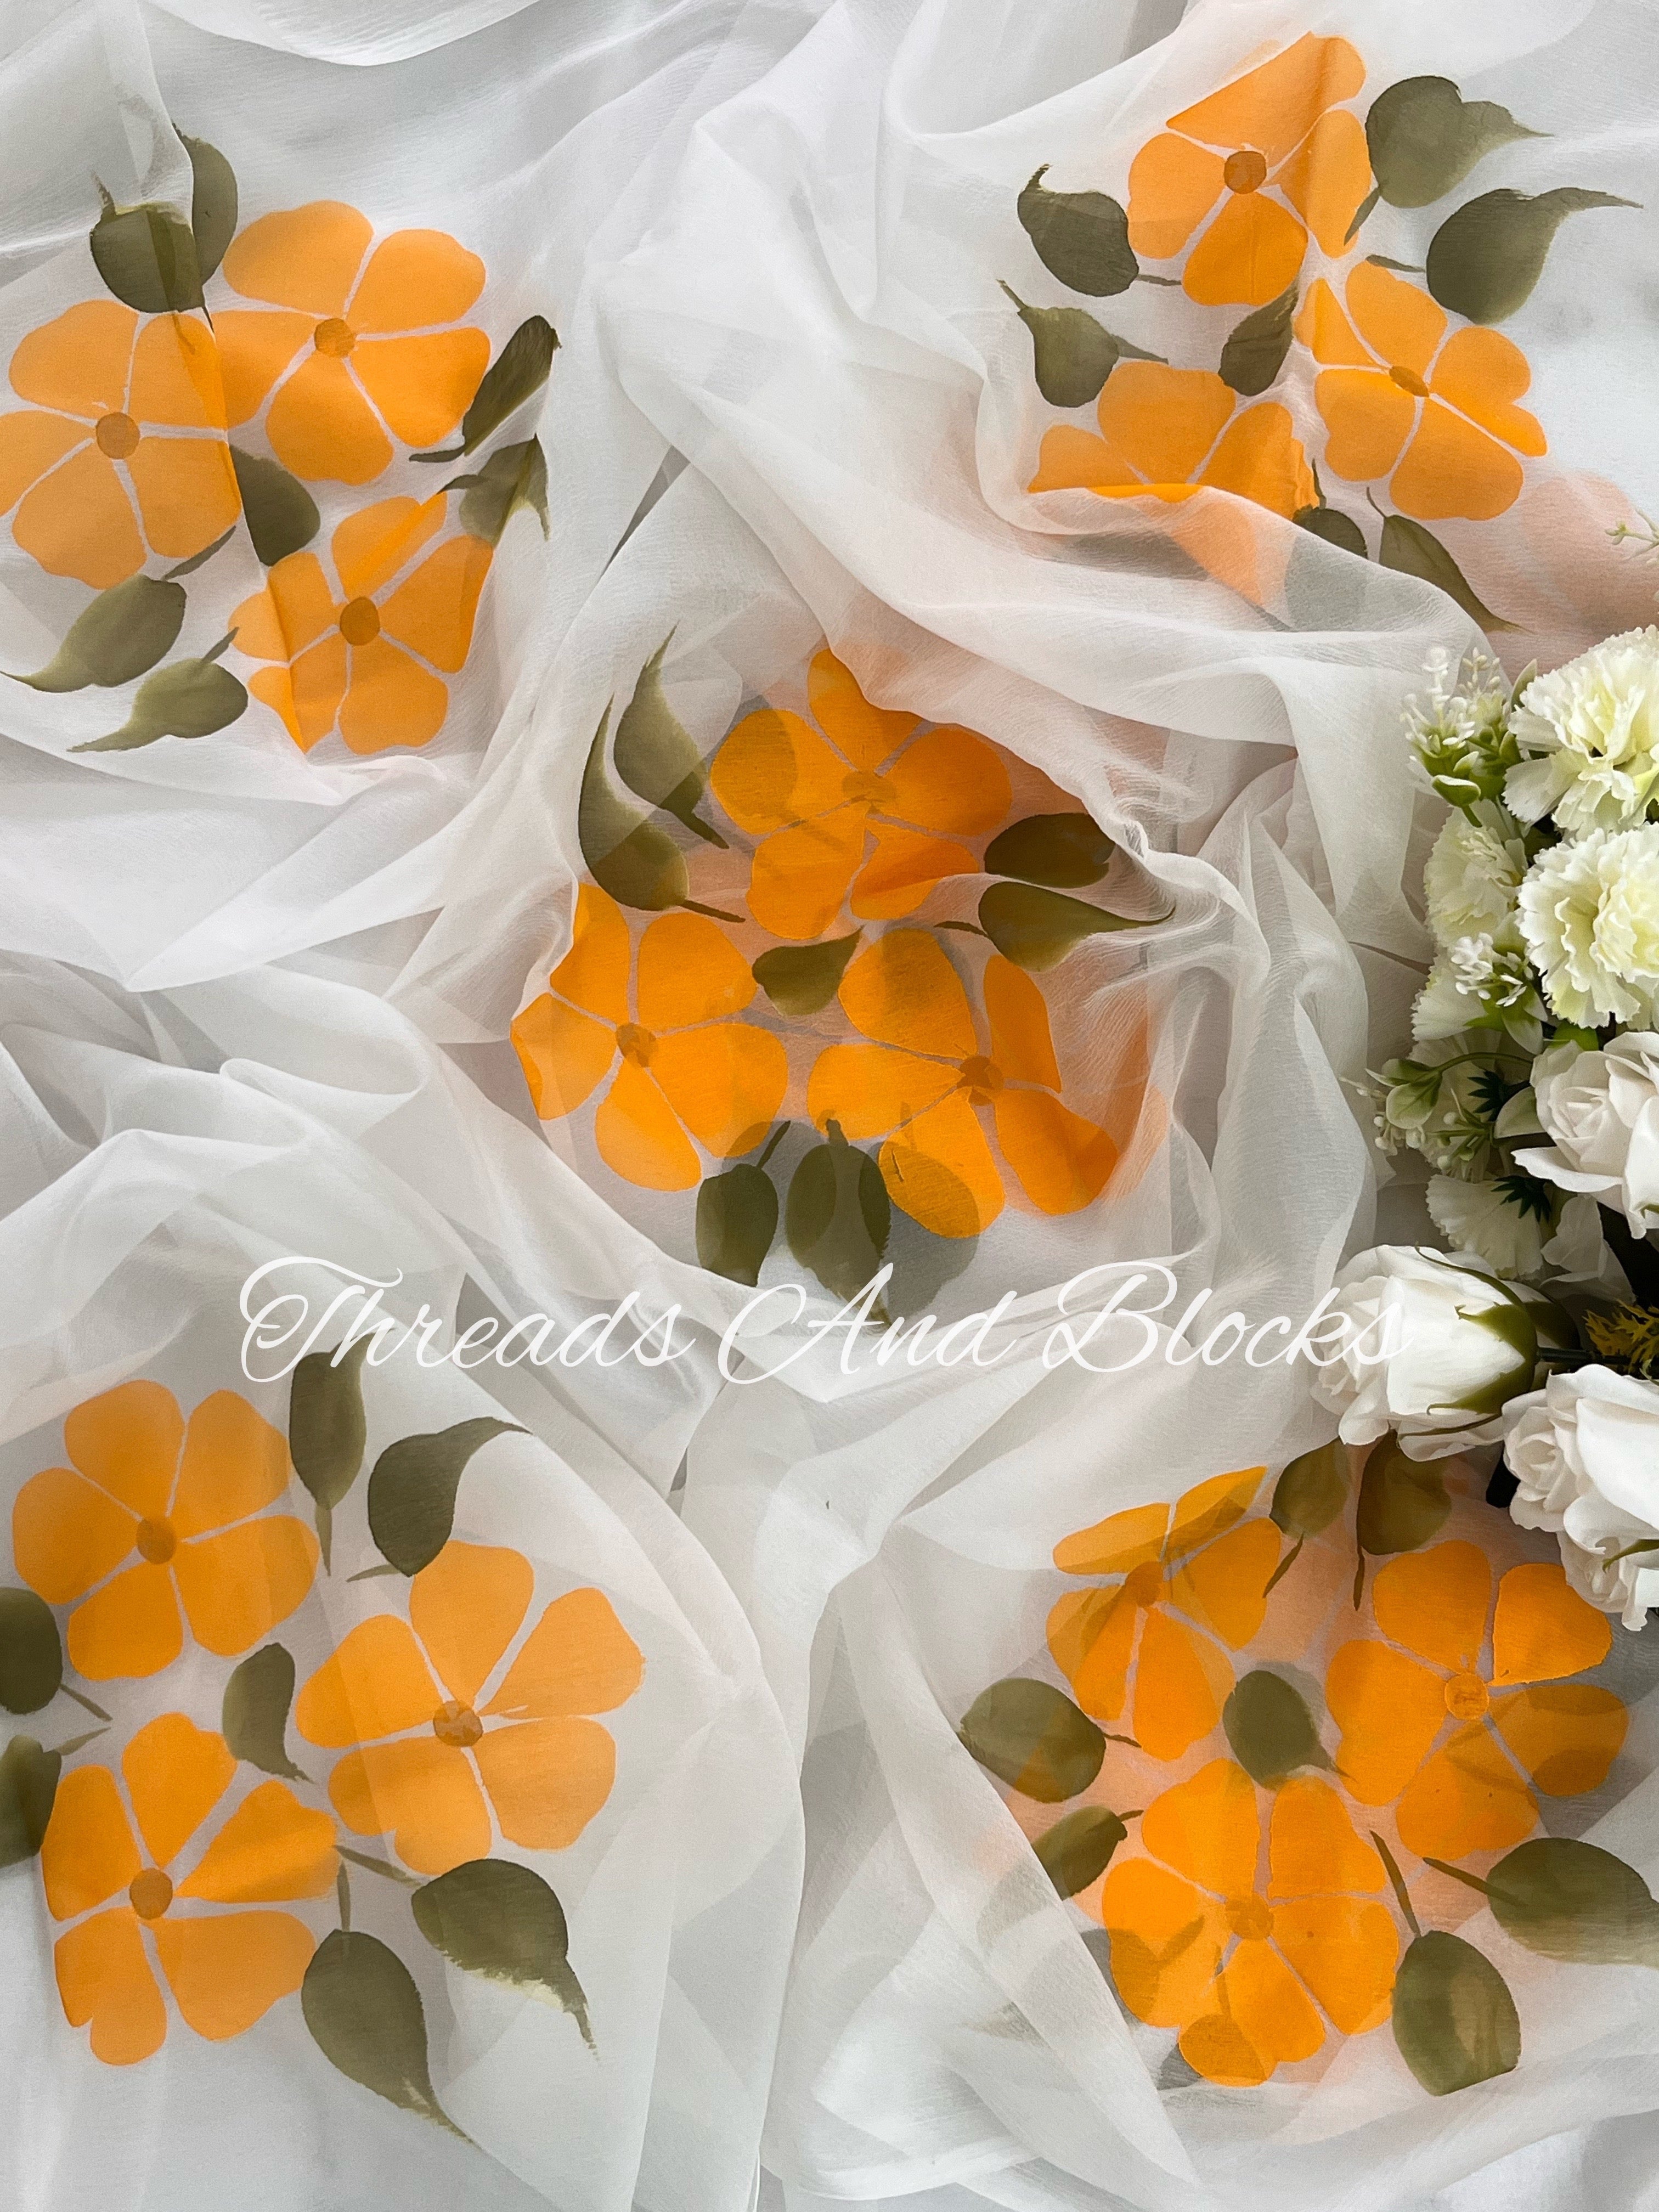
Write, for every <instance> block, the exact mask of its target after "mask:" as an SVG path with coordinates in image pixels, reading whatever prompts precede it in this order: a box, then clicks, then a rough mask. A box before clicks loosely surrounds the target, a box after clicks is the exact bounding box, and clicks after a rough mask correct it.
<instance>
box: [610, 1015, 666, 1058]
mask: <svg viewBox="0 0 1659 2212" xmlns="http://www.w3.org/2000/svg"><path fill="white" fill-rule="evenodd" d="M656 1049H657V1040H656V1039H655V1037H653V1036H652V1034H651V1032H650V1030H642V1029H641V1027H640V1026H639V1024H638V1023H637V1022H624V1023H623V1025H622V1027H621V1028H620V1029H619V1030H617V1051H618V1052H619V1053H621V1054H622V1056H623V1059H624V1060H627V1061H628V1062H629V1064H630V1065H631V1066H635V1067H649V1066H650V1065H651V1055H652V1054H653V1052H655V1050H656Z"/></svg>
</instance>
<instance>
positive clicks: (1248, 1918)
mask: <svg viewBox="0 0 1659 2212" xmlns="http://www.w3.org/2000/svg"><path fill="white" fill-rule="evenodd" d="M1227 1925H1228V1926H1229V1927H1230V1928H1231V1929H1232V1931H1233V1933H1234V1935H1235V1936H1237V1937H1238V1938H1239V1939H1240V1941H1241V1942H1245V1943H1265V1942H1266V1941H1267V1938H1268V1936H1271V1935H1272V1934H1273V1912H1272V1910H1271V1909H1270V1907H1269V1906H1268V1905H1266V1904H1265V1903H1264V1902H1263V1900H1262V1899H1261V1898H1259V1897H1235V1898H1233V1899H1230V1900H1229V1903H1228V1905H1227Z"/></svg>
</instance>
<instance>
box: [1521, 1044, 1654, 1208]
mask: <svg viewBox="0 0 1659 2212" xmlns="http://www.w3.org/2000/svg"><path fill="white" fill-rule="evenodd" d="M1532 1088H1533V1100H1534V1106H1535V1108H1536V1110H1537V1115H1538V1120H1539V1122H1540V1123H1541V1127H1542V1133H1543V1134H1545V1135H1546V1136H1547V1137H1548V1138H1549V1139H1550V1143H1549V1145H1548V1146H1539V1147H1537V1148H1535V1149H1534V1150H1531V1151H1528V1152H1517V1153H1516V1156H1515V1158H1516V1166H1517V1167H1521V1168H1524V1169H1525V1170H1527V1172H1528V1174H1529V1175H1535V1176H1542V1177H1543V1178H1544V1180H1545V1181H1546V1182H1553V1183H1557V1184H1559V1186H1560V1188H1562V1189H1563V1190H1571V1191H1579V1192H1584V1193H1587V1194H1589V1195H1590V1196H1591V1197H1593V1198H1595V1200H1598V1201H1601V1202H1604V1203H1605V1204H1607V1205H1608V1206H1616V1207H1617V1208H1618V1209H1619V1211H1620V1212H1621V1213H1622V1214H1623V1215H1624V1217H1625V1218H1626V1221H1627V1222H1628V1223H1629V1224H1630V1231H1631V1234H1632V1237H1645V1236H1646V1235H1647V1234H1648V1233H1649V1231H1650V1230H1654V1229H1659V1034H1656V1033H1655V1032H1654V1031H1653V1030H1626V1031H1625V1033H1624V1035H1623V1036H1616V1037H1613V1038H1612V1039H1610V1040H1609V1042H1607V1044H1605V1045H1604V1046H1603V1047H1602V1048H1601V1051H1599V1052H1583V1051H1581V1050H1580V1048H1578V1046H1577V1045H1575V1044H1560V1045H1554V1046H1552V1048H1550V1050H1549V1051H1548V1052H1545V1053H1541V1054H1539V1056H1538V1058H1537V1059H1536V1060H1534V1062H1533V1069H1532Z"/></svg>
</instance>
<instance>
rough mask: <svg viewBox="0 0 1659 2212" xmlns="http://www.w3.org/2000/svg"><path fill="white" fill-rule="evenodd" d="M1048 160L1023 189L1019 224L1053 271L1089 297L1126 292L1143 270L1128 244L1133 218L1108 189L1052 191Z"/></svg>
mask: <svg viewBox="0 0 1659 2212" xmlns="http://www.w3.org/2000/svg"><path fill="white" fill-rule="evenodd" d="M1047 175H1048V163H1047V162H1046V161H1045V162H1044V163H1043V165H1042V167H1041V168H1040V169H1038V170H1037V171H1036V173H1035V174H1034V175H1033V177H1032V178H1031V180H1030V183H1029V184H1028V185H1026V187H1025V189H1024V191H1022V192H1021V194H1020V196H1019V199H1018V216H1019V220H1020V227H1021V228H1022V229H1023V230H1024V233H1025V234H1026V236H1027V237H1028V238H1029V239H1030V241H1031V243H1032V245H1033V246H1035V247H1036V252H1037V258H1038V260H1039V261H1041V262H1042V265H1043V267H1044V268H1045V269H1046V270H1048V273H1049V275H1050V276H1058V277H1059V279H1060V283H1062V284H1065V285H1067V286H1069V288H1070V289H1072V290H1073V292H1086V293H1087V294H1088V295H1089V297H1090V298H1091V299H1094V300H1101V299H1108V298H1109V297H1110V296H1111V295H1113V294H1115V293H1117V292H1127V290H1128V289H1129V287H1130V285H1131V284H1133V283H1134V281H1135V278H1136V277H1137V276H1139V274H1140V264H1139V262H1138V261H1137V260H1136V259H1135V257H1134V255H1133V252H1131V251H1130V248H1129V218H1128V216H1127V214H1126V213H1125V212H1124V210H1123V209H1122V208H1121V207H1120V206H1119V204H1118V203H1117V202H1116V201H1115V199H1112V198H1110V197H1109V196H1108V195H1107V194H1106V193H1105V192H1051V191H1046V190H1045V189H1044V186H1043V182H1042V179H1044V177H1046V176H1047Z"/></svg>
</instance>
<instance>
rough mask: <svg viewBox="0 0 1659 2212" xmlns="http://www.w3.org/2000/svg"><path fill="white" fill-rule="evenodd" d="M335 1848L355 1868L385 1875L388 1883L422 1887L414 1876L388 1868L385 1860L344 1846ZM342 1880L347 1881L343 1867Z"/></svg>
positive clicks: (407, 1886) (411, 1887)
mask: <svg viewBox="0 0 1659 2212" xmlns="http://www.w3.org/2000/svg"><path fill="white" fill-rule="evenodd" d="M334 1848H335V1850H337V1852H338V1853H339V1855H340V1857H342V1858H343V1859H349V1860H350V1861H351V1863H352V1865H353V1866H359V1867H363V1868H366V1869H367V1870H368V1872H369V1873H370V1874H379V1875H385V1876H386V1880H387V1881H395V1882H399V1883H401V1884H402V1886H403V1887H404V1888H405V1889H418V1888H419V1887H421V1885H420V1883H419V1882H418V1881H416V1879H415V1876H414V1875H412V1874H399V1873H398V1869H397V1868H396V1867H394V1866H388V1865H387V1864H386V1861H385V1860H384V1859H372V1858H370V1857H369V1856H368V1852H367V1851H354V1850H349V1849H348V1848H347V1846H346V1845H345V1844H336V1845H335V1846H334ZM340 1880H341V1881H342V1882H343V1881H345V1869H344V1868H343V1867H342V1868H341V1869H340Z"/></svg>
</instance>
